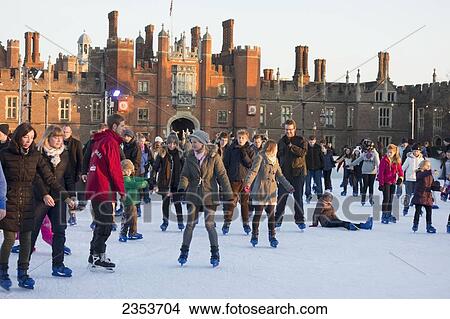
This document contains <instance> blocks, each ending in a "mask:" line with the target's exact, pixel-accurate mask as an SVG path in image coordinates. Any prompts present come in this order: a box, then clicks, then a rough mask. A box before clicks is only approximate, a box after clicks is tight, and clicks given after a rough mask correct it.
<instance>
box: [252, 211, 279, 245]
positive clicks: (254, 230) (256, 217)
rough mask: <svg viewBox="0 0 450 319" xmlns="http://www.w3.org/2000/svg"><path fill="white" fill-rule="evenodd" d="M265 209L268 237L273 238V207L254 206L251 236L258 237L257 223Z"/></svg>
mask: <svg viewBox="0 0 450 319" xmlns="http://www.w3.org/2000/svg"><path fill="white" fill-rule="evenodd" d="M264 208H265V209H266V213H267V217H268V218H269V236H273V237H275V214H274V211H275V206H274V205H267V206H265V207H264V206H262V205H257V206H255V215H254V216H253V222H252V236H255V237H258V234H259V221H260V220H261V216H262V212H263V210H264Z"/></svg>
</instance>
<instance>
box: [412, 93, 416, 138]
mask: <svg viewBox="0 0 450 319" xmlns="http://www.w3.org/2000/svg"><path fill="white" fill-rule="evenodd" d="M414 122H415V100H414V99H412V100H411V138H412V139H414V124H415V123H414Z"/></svg>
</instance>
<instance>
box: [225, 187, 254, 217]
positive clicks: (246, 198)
mask: <svg viewBox="0 0 450 319" xmlns="http://www.w3.org/2000/svg"><path fill="white" fill-rule="evenodd" d="M231 189H232V190H233V201H232V203H230V204H228V205H224V206H225V207H226V208H225V212H224V214H225V216H224V219H225V223H226V224H230V223H231V221H232V220H233V212H234V208H235V207H236V205H237V201H238V199H239V202H240V203H241V216H242V223H243V224H244V225H248V223H249V218H248V212H249V204H250V194H249V193H245V192H244V182H231Z"/></svg>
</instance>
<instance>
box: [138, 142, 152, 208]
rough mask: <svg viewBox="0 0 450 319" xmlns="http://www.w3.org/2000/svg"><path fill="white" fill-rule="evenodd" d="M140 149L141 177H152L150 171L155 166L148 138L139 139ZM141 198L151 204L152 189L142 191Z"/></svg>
mask: <svg viewBox="0 0 450 319" xmlns="http://www.w3.org/2000/svg"><path fill="white" fill-rule="evenodd" d="M139 148H140V149H141V155H142V157H141V167H140V169H139V175H138V176H140V177H145V178H146V177H150V175H149V174H150V170H151V168H152V166H153V156H151V151H150V148H149V146H148V145H147V138H146V137H145V136H144V135H141V136H140V137H139ZM140 198H141V199H142V200H143V201H144V203H145V204H148V203H150V202H151V199H150V189H149V188H148V187H146V188H144V189H143V190H142V191H141V195H140Z"/></svg>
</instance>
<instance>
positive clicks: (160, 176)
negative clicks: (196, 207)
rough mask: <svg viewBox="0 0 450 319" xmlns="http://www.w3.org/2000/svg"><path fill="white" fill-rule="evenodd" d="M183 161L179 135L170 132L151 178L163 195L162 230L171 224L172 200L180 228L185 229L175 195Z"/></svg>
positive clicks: (181, 212) (160, 150)
mask: <svg viewBox="0 0 450 319" xmlns="http://www.w3.org/2000/svg"><path fill="white" fill-rule="evenodd" d="M183 163H184V159H183V152H182V151H181V149H180V148H179V140H178V136H177V135H176V134H175V133H170V134H169V136H168V137H167V145H162V146H161V147H160V148H159V154H158V156H157V157H156V160H155V163H154V164H153V169H152V175H151V178H150V180H151V181H152V182H151V184H153V185H157V191H158V193H159V194H160V195H161V197H162V213H163V222H162V224H161V226H160V228H161V230H162V231H166V229H167V227H168V226H169V220H170V218H169V215H170V202H173V203H174V205H175V211H176V213H177V222H178V229H179V230H183V229H184V224H183V209H182V206H181V202H179V201H177V200H178V198H176V196H175V197H174V194H175V193H176V192H177V188H178V184H179V183H180V174H181V170H182V168H183ZM155 190H156V188H155Z"/></svg>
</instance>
